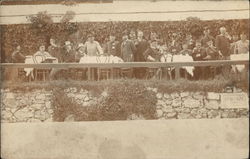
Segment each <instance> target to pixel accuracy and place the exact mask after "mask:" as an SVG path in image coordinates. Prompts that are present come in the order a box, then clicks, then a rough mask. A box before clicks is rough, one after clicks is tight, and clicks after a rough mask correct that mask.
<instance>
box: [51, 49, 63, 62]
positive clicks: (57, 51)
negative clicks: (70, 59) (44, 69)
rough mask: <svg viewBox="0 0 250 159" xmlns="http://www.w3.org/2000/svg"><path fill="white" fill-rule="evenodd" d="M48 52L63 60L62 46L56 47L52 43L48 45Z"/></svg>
mask: <svg viewBox="0 0 250 159" xmlns="http://www.w3.org/2000/svg"><path fill="white" fill-rule="evenodd" d="M48 52H49V54H50V55H51V56H52V57H55V58H57V59H58V62H61V61H62V59H61V55H60V54H61V48H60V47H55V46H52V45H50V46H49V47H48Z"/></svg>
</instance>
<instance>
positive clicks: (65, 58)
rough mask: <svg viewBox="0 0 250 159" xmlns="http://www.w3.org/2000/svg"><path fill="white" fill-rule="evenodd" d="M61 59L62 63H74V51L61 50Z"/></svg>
mask: <svg viewBox="0 0 250 159" xmlns="http://www.w3.org/2000/svg"><path fill="white" fill-rule="evenodd" d="M61 59H62V62H65V63H71V62H75V61H76V59H75V51H74V50H70V51H67V50H66V49H63V50H62V56H61Z"/></svg>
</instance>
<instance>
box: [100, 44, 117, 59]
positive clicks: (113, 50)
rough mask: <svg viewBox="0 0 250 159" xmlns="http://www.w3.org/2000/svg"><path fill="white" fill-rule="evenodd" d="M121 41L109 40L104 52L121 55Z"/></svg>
mask: <svg viewBox="0 0 250 159" xmlns="http://www.w3.org/2000/svg"><path fill="white" fill-rule="evenodd" d="M120 46H121V45H120V43H119V42H118V41H114V42H112V41H109V42H107V43H106V45H104V48H103V50H104V53H105V54H108V55H113V56H118V57H121V48H120Z"/></svg>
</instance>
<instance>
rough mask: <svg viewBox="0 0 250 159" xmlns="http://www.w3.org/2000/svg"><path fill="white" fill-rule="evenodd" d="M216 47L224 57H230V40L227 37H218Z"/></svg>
mask: <svg viewBox="0 0 250 159" xmlns="http://www.w3.org/2000/svg"><path fill="white" fill-rule="evenodd" d="M215 46H216V48H217V49H218V51H220V52H221V54H222V55H223V56H229V55H230V40H229V39H228V38H227V37H225V36H223V35H218V36H216V39H215Z"/></svg>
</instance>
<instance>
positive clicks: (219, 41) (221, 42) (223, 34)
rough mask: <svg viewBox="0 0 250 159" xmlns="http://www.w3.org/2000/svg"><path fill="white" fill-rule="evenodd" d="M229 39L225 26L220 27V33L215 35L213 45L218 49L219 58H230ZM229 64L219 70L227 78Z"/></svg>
mask: <svg viewBox="0 0 250 159" xmlns="http://www.w3.org/2000/svg"><path fill="white" fill-rule="evenodd" d="M230 41H231V36H230V35H229V34H228V33H227V31H226V28H225V27H221V28H220V35H217V36H216V39H215V46H216V48H217V49H218V53H219V59H221V60H230ZM230 70H231V67H230V66H222V67H221V68H220V72H221V73H222V75H223V76H224V77H225V78H227V77H228V76H229V75H230Z"/></svg>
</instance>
